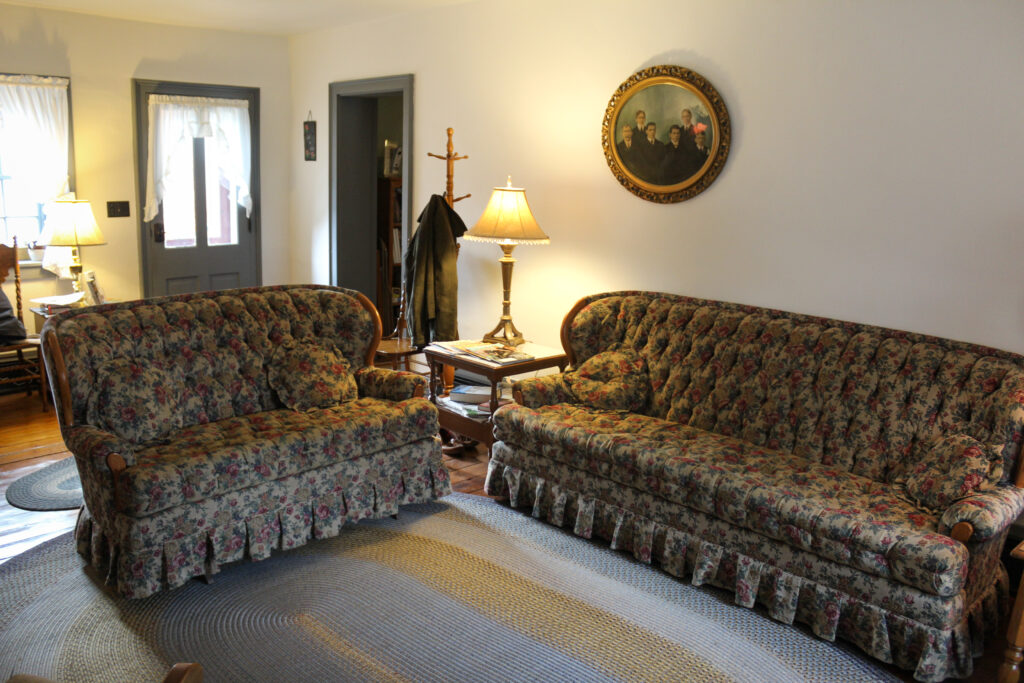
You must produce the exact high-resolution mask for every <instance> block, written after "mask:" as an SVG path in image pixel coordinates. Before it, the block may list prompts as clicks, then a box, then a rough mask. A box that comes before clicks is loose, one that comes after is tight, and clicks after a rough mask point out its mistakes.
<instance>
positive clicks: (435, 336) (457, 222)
mask: <svg viewBox="0 0 1024 683" xmlns="http://www.w3.org/2000/svg"><path fill="white" fill-rule="evenodd" d="M417 220H418V221H419V227H418V228H417V229H416V232H415V234H413V236H412V240H410V242H409V248H408V249H407V250H406V252H405V273H406V280H405V301H406V318H407V320H408V322H409V329H410V332H411V334H412V343H413V344H415V345H416V346H423V345H425V344H429V343H430V342H434V341H452V340H454V339H458V338H459V323H458V318H459V307H458V304H459V274H458V271H457V269H456V257H457V256H458V244H457V243H456V242H455V240H456V239H457V238H459V237H461V236H462V233H464V232H466V224H465V223H463V222H462V218H460V217H459V214H457V213H455V210H454V209H452V208H451V207H450V206H448V203H447V202H446V201H445V200H444V197H442V196H441V195H438V194H435V195H434V196H432V197H431V198H430V201H429V202H428V203H427V206H426V208H424V209H423V212H422V213H420V216H419V218H418V219H417Z"/></svg>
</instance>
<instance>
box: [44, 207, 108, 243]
mask: <svg viewBox="0 0 1024 683" xmlns="http://www.w3.org/2000/svg"><path fill="white" fill-rule="evenodd" d="M43 229H44V230H45V231H46V233H47V234H48V235H49V238H48V239H47V240H46V244H47V246H51V247H78V246H83V245H85V246H90V245H98V244H106V243H107V241H106V240H105V239H103V233H102V232H100V226H99V225H97V224H96V216H94V215H93V213H92V206H90V204H89V201H88V200H86V199H58V200H57V201H55V202H53V203H51V204H50V205H49V206H47V208H46V225H45V226H44V228H43Z"/></svg>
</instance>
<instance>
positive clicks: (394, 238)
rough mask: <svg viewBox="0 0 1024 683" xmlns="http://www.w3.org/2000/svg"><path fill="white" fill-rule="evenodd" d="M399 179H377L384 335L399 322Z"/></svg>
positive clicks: (379, 307)
mask: <svg viewBox="0 0 1024 683" xmlns="http://www.w3.org/2000/svg"><path fill="white" fill-rule="evenodd" d="M404 251H405V248H404V245H403V244H402V179H401V178H398V177H391V178H378V179H377V300H376V302H375V303H376V305H377V311H378V312H379V313H380V322H381V326H382V327H383V328H384V334H390V333H391V330H393V329H394V328H395V323H396V321H397V320H398V305H399V300H400V297H401V287H402V254H403V252H404Z"/></svg>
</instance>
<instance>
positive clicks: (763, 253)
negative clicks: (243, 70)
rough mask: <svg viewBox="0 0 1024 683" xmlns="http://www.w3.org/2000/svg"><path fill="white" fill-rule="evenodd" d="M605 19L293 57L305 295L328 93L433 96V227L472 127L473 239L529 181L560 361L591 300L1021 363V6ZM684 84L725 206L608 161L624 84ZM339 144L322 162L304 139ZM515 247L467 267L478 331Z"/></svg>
mask: <svg viewBox="0 0 1024 683" xmlns="http://www.w3.org/2000/svg"><path fill="white" fill-rule="evenodd" d="M628 7H629V6H628V5H623V4H622V3H619V2H607V1H605V0H599V1H594V0H586V1H584V0H563V1H560V2H557V3H555V2H546V1H544V0H517V2H514V3H512V2H499V1H497V0H481V1H480V2H476V3H471V4H466V5H460V6H457V7H452V8H446V9H437V10H432V11H430V12H424V13H419V14H414V15H408V16H405V17H402V18H398V19H394V20H389V21H387V22H379V23H371V24H364V25H358V26H352V27H341V28H335V29H327V30H322V31H319V32H316V33H312V34H308V35H302V36H296V37H293V38H291V40H290V50H291V79H292V102H291V104H292V108H291V120H290V123H289V126H290V128H289V131H292V130H294V131H295V135H290V137H289V141H290V143H291V145H292V149H291V152H290V157H289V159H290V161H291V166H292V175H291V180H292V186H291V187H292V192H291V210H292V214H291V215H292V234H293V237H294V245H295V248H294V250H293V252H292V261H291V275H292V278H293V279H294V280H296V281H306V280H312V281H317V282H326V281H327V279H328V277H329V271H328V244H329V237H328V215H327V211H328V150H327V149H326V145H327V131H328V123H329V122H328V120H327V115H328V84H329V83H330V82H332V81H342V80H349V79H357V78H367V77H376V76H386V75H393V74H402V73H413V74H414V75H415V145H416V147H415V150H413V154H414V157H413V159H414V162H415V171H414V178H413V185H414V194H413V195H412V199H413V202H412V203H413V206H414V207H416V210H417V211H418V209H419V207H422V206H423V205H424V204H425V202H426V200H427V198H428V196H429V195H430V194H431V193H433V192H441V191H442V190H443V187H444V163H443V162H440V161H436V160H432V159H428V158H427V157H426V152H428V151H431V152H442V153H443V151H444V143H445V134H444V131H445V128H447V127H448V126H453V127H454V128H455V142H456V150H457V151H458V152H461V153H465V154H468V155H469V157H470V158H469V159H468V160H466V161H461V162H458V163H457V164H456V193H457V194H463V193H465V192H472V193H473V197H472V198H471V199H468V200H466V201H464V202H462V203H460V204H458V205H457V207H456V208H457V209H458V210H459V212H460V214H461V215H462V216H463V218H464V219H465V220H466V221H467V223H469V224H472V223H473V222H474V221H475V220H476V218H477V217H478V216H479V215H480V212H481V211H482V209H483V206H484V204H485V202H486V200H487V198H488V196H489V194H490V188H491V187H492V186H494V185H499V184H503V182H504V179H505V175H506V174H509V173H510V174H512V176H513V180H514V182H515V184H517V185H522V186H524V187H525V188H526V189H527V196H528V197H529V200H530V204H531V206H532V208H533V211H534V214H535V215H536V217H537V219H538V221H539V222H540V224H541V226H542V227H543V228H544V230H545V231H547V232H548V234H549V235H550V237H551V245H550V246H548V247H519V248H518V249H517V250H516V256H517V257H518V259H519V263H518V265H517V266H516V273H515V278H514V280H515V281H514V283H513V296H512V302H513V303H512V306H513V315H514V318H515V320H516V322H517V323H518V324H519V327H520V328H522V329H523V330H524V331H525V332H526V333H527V336H529V337H531V338H533V339H534V340H536V341H540V342H544V343H549V344H556V343H557V339H558V326H559V324H560V321H561V317H562V315H563V314H564V313H565V312H566V311H567V310H568V309H569V307H570V306H571V305H572V303H573V302H574V301H575V300H576V299H577V298H579V297H580V296H582V295H585V294H588V293H593V292H597V291H603V290H609V289H618V288H629V289H655V290H665V291H671V292H679V293H685V294H690V295H695V296H703V297H708V298H715V299H724V300H730V301H740V302H745V303H752V304H759V305H766V306H771V307H776V308H783V309H789V310H795V311H799V312H804V313H812V314H820V315H825V316H830V317H839V318H844V319H850V320H856V321H862V322H869V323H874V324H880V325H886V326H891V327H897V328H901V329H908V330H914V331H920V332H926V333H932V334H937V335H941V336H948V337H953V338H958V339H963V340H968V341H972V342H978V343H985V344H991V345H994V346H998V347H1002V348H1007V349H1010V350H1014V351H1018V352H1024V286H1021V282H1022V278H1021V276H1020V273H1021V267H1020V263H1021V261H1022V255H1024V171H1022V168H1024V134H1022V132H1021V131H1022V127H1024V124H1022V123H1021V121H1022V112H1024V89H1022V88H1021V84H1022V83H1024V40H1021V36H1022V35H1024V3H1021V2H1019V0H1001V1H997V0H990V1H988V2H984V3H966V2H959V1H955V0H898V1H895V2H893V1H891V0H870V1H868V0H859V1H855V0H844V1H836V2H828V3H823V2H816V1H813V0H776V1H774V2H763V1H762V0H723V1H722V2H709V1H708V0H699V1H691V0H683V1H679V2H671V3H668V2H664V3H657V4H655V5H650V6H649V7H650V11H649V19H650V20H649V21H647V22H645V23H641V20H642V19H644V18H645V17H644V16H643V14H644V12H643V11H639V10H630V9H628ZM665 63H668V64H679V65H682V66H686V67H689V68H691V69H694V70H696V71H698V72H700V73H702V74H703V75H704V76H706V77H707V78H708V79H709V80H710V81H711V82H712V83H713V84H714V85H715V86H716V87H717V88H718V90H719V91H720V92H721V94H722V95H723V97H724V99H725V101H726V104H727V105H728V108H729V112H730V114H731V117H732V122H733V149H732V154H731V155H730V158H729V161H728V163H727V164H726V167H725V169H724V171H723V173H722V174H721V176H719V178H718V180H717V181H716V182H715V183H714V184H713V185H712V186H711V188H710V189H709V190H707V191H706V192H704V193H703V194H701V195H699V196H698V197H696V198H695V199H692V200H689V201H687V202H683V203H681V204H675V205H668V206H663V205H656V204H652V203H649V202H645V201H642V200H640V199H638V198H636V197H634V196H633V195H632V194H630V193H629V192H627V191H626V190H625V189H623V188H622V187H621V186H620V185H619V184H618V183H617V182H616V181H615V179H614V178H613V177H612V174H611V173H610V171H609V170H608V168H607V165H606V164H605V162H604V159H603V156H602V150H601V144H600V133H601V117H602V115H603V113H604V110H605V107H606V106H607V104H608V100H609V98H610V97H611V95H612V93H613V92H614V90H615V89H616V88H617V87H618V85H619V84H620V83H621V82H622V81H624V80H625V79H626V78H628V77H629V76H630V75H631V74H632V73H634V72H635V71H637V70H639V69H641V68H644V67H647V66H651V65H655V64H665ZM310 109H311V110H312V111H313V116H314V118H315V119H317V120H318V121H321V122H322V123H321V125H320V126H319V130H320V141H319V145H320V153H319V154H318V158H319V160H318V161H316V162H304V161H302V160H301V159H302V155H301V140H300V138H299V135H298V130H299V128H300V122H301V121H302V120H303V119H305V117H306V114H307V112H308V111H309V110H310ZM499 255H500V252H499V250H498V248H497V247H496V246H495V245H487V244H480V243H472V242H470V243H466V244H464V245H463V247H462V252H461V256H460V264H459V274H460V287H461V292H460V313H461V315H460V328H461V330H460V331H461V332H462V334H463V336H472V335H476V334H481V333H483V332H484V331H486V330H487V329H489V328H490V327H491V326H492V325H493V324H494V323H495V322H496V321H497V318H498V316H499V314H500V298H501V296H500V276H499V270H498V264H497V263H496V261H497V258H498V256H499Z"/></svg>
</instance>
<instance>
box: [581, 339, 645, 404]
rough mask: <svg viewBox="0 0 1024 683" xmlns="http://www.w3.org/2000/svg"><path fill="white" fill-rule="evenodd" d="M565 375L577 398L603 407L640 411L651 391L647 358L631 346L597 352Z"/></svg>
mask: <svg viewBox="0 0 1024 683" xmlns="http://www.w3.org/2000/svg"><path fill="white" fill-rule="evenodd" d="M563 379H564V380H565V384H566V386H568V388H569V391H570V392H572V395H573V396H575V397H576V400H577V401H579V402H580V403H583V404H586V405H589V406H592V407H594V408H600V409H602V410H628V411H631V412H640V411H641V410H643V409H644V407H645V406H646V405H647V399H648V396H649V395H650V391H651V382H650V379H649V377H648V376H647V362H646V361H645V360H644V359H643V357H642V356H641V355H640V354H639V353H637V352H636V351H633V350H630V349H622V350H620V351H602V352H601V353H598V354H595V355H593V356H591V357H590V358H588V359H587V360H585V361H584V362H583V363H582V364H581V365H580V366H579V367H578V368H574V369H573V370H570V371H569V372H567V373H565V375H563Z"/></svg>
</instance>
